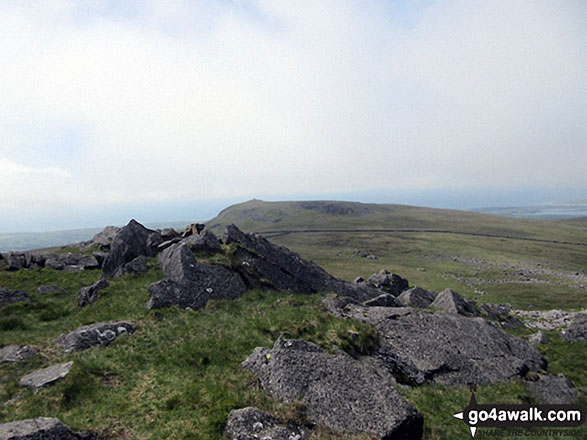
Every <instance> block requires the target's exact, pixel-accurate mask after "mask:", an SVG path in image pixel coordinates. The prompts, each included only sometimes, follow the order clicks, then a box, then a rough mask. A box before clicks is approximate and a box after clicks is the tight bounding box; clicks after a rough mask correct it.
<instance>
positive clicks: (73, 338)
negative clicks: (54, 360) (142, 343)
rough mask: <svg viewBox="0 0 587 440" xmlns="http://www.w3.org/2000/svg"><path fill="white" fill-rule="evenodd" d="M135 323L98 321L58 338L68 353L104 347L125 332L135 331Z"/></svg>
mask: <svg viewBox="0 0 587 440" xmlns="http://www.w3.org/2000/svg"><path fill="white" fill-rule="evenodd" d="M134 331H135V328H134V324H133V323H132V322H129V321H113V322H98V323H95V324H89V325H84V326H81V327H79V328H77V329H76V330H74V331H72V332H70V333H67V334H63V335H61V336H59V338H57V342H58V343H59V344H60V345H61V349H62V350H63V351H64V352H66V353H71V352H74V351H81V350H87V349H88V348H92V347H102V346H105V345H108V344H110V343H111V342H112V341H114V340H115V339H116V338H117V337H118V336H120V335H121V334H123V333H127V334H132V333H134Z"/></svg>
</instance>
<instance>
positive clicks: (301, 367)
mask: <svg viewBox="0 0 587 440" xmlns="http://www.w3.org/2000/svg"><path fill="white" fill-rule="evenodd" d="M242 365H243V367H244V368H246V369H248V370H250V371H252V372H253V373H254V374H256V375H257V376H258V377H259V380H260V383H261V386H262V387H263V389H265V390H266V391H267V392H268V393H269V394H270V395H272V396H273V397H274V398H277V399H279V400H282V401H285V402H293V401H295V400H298V399H299V400H300V401H301V402H302V403H304V404H305V406H306V416H307V418H308V420H309V421H311V422H314V423H317V424H320V425H323V426H326V427H327V428H329V429H331V430H333V431H336V432H340V433H367V434H375V435H377V436H378V437H381V438H383V439H406V440H407V439H420V438H421V437H422V416H421V415H420V413H418V411H417V410H416V409H415V408H414V407H413V406H412V405H411V404H410V403H409V402H408V401H407V400H406V399H405V398H404V397H403V396H402V395H401V394H400V393H399V392H398V391H397V390H396V389H395V388H394V387H393V386H392V384H393V382H394V381H393V378H392V377H391V376H389V374H388V373H387V372H386V371H385V369H382V368H379V367H378V366H377V365H375V364H374V363H372V362H371V361H370V360H368V359H364V360H361V361H358V360H356V359H353V358H352V357H351V356H349V355H347V354H346V353H344V352H339V353H338V354H327V353H325V352H323V351H322V350H321V349H320V348H319V347H318V346H317V345H314V344H312V343H309V342H306V341H302V340H288V339H284V338H279V339H278V340H277V341H276V342H275V345H274V346H273V348H272V349H268V348H264V347H257V348H255V350H254V351H253V353H252V354H251V355H250V356H249V357H248V358H247V359H246V360H245V361H244V362H243V363H242Z"/></svg>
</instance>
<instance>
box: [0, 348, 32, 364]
mask: <svg viewBox="0 0 587 440" xmlns="http://www.w3.org/2000/svg"><path fill="white" fill-rule="evenodd" d="M36 355H37V352H36V351H35V350H33V349H32V348H31V347H29V346H27V345H7V346H6V347H2V348H0V362H20V361H24V360H27V359H31V358H33V357H35V356H36Z"/></svg>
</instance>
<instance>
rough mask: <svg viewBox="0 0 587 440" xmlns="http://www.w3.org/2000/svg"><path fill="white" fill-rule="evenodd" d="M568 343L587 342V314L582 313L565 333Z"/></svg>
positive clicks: (564, 336)
mask: <svg viewBox="0 0 587 440" xmlns="http://www.w3.org/2000/svg"><path fill="white" fill-rule="evenodd" d="M563 338H564V340H565V341H567V342H583V343H585V342H587V313H580V314H579V315H577V316H576V317H575V319H574V320H573V322H572V323H571V325H569V327H568V328H567V329H566V330H565V331H564V332H563Z"/></svg>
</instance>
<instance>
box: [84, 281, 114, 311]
mask: <svg viewBox="0 0 587 440" xmlns="http://www.w3.org/2000/svg"><path fill="white" fill-rule="evenodd" d="M109 285H110V284H109V283H108V281H106V280H98V281H96V282H95V283H94V284H92V285H91V286H86V287H82V288H81V289H79V291H78V293H77V305H78V306H80V307H85V306H87V305H90V304H93V303H95V302H96V301H97V300H98V292H99V291H100V290H102V289H105V288H106V287H108V286H109Z"/></svg>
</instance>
